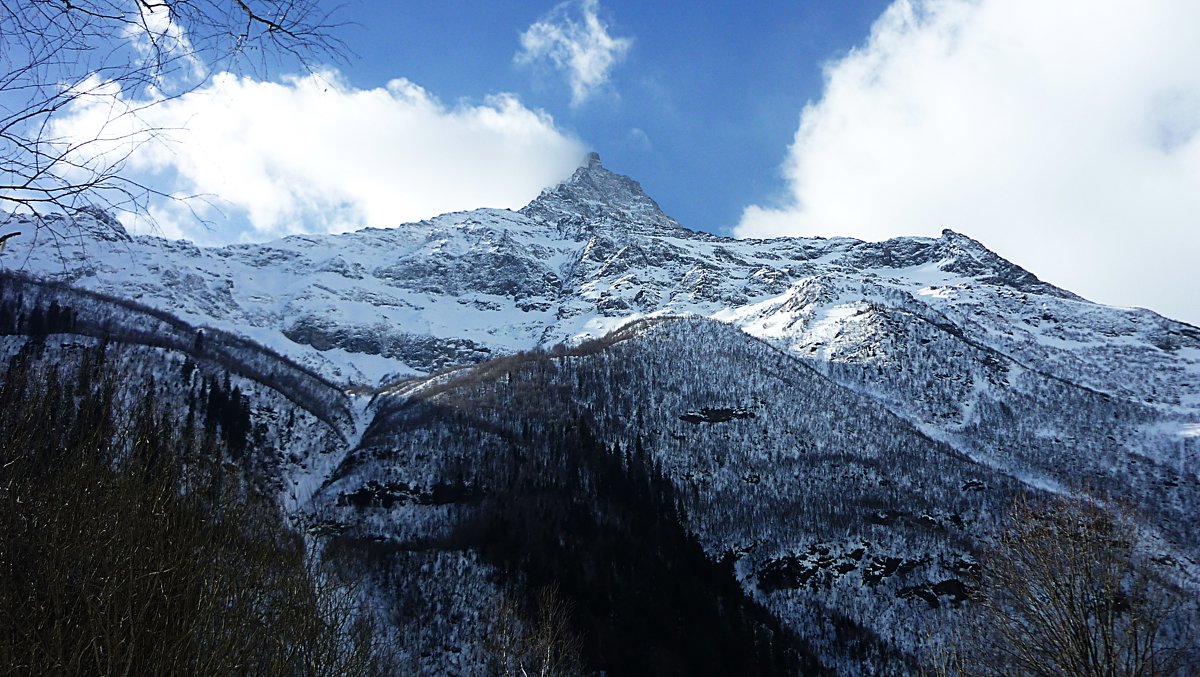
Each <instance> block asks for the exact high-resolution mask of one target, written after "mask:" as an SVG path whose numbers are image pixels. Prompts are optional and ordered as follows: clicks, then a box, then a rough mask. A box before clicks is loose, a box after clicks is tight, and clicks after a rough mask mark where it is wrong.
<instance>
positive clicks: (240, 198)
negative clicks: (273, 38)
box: [53, 71, 587, 242]
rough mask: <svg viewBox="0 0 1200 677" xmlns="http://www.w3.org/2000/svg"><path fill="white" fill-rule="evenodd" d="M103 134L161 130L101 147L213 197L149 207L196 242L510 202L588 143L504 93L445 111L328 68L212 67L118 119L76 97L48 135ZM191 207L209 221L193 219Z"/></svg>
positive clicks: (529, 195)
mask: <svg viewBox="0 0 1200 677" xmlns="http://www.w3.org/2000/svg"><path fill="white" fill-rule="evenodd" d="M123 103H125V104H128V105H131V106H137V105H139V104H142V103H145V102H123ZM115 112H120V109H119V108H118V109H117V110H116V111H115ZM101 129H103V130H105V131H104V135H105V136H107V137H109V138H123V137H129V136H130V135H132V137H133V138H136V139H138V140H140V141H144V137H138V136H137V134H136V133H137V132H142V131H144V130H146V129H158V130H163V131H162V133H161V137H162V139H161V140H154V141H149V142H143V143H140V144H139V145H136V146H132V147H131V146H130V145H128V144H121V143H113V144H111V147H110V148H108V149H107V150H109V152H110V153H112V154H114V155H117V154H122V153H128V154H129V159H128V162H127V167H126V168H127V170H128V172H127V173H128V174H129V175H130V176H132V177H133V178H135V179H139V180H142V181H143V182H144V183H146V184H148V185H154V186H156V187H159V188H160V189H161V190H164V191H165V192H168V193H172V194H180V195H187V194H204V195H209V196H213V198H212V204H211V205H207V204H205V203H204V202H196V201H193V202H190V203H188V204H186V205H185V204H179V203H174V202H170V201H163V202H161V203H156V204H155V205H154V207H153V209H152V213H153V214H154V215H155V216H156V220H157V221H158V223H159V226H160V228H161V231H162V232H163V233H164V234H166V235H170V236H185V237H189V238H192V239H195V240H197V241H200V242H215V241H232V240H239V239H240V240H261V239H264V238H266V237H273V236H278V235H284V234H289V233H298V232H324V231H335V232H336V231H343V230H350V229H356V228H361V227H364V226H376V227H389V226H394V225H398V224H400V223H403V222H406V221H412V220H417V219H421V218H427V217H431V216H435V215H437V214H441V213H445V212H449V211H456V210H464V209H472V208H476V207H484V206H487V207H509V208H515V207H520V206H522V205H524V204H525V203H526V202H528V201H529V200H531V199H533V198H534V197H536V196H537V194H538V192H539V191H540V190H541V189H542V188H544V187H546V186H548V185H552V184H554V183H555V182H557V181H560V180H562V179H563V178H565V177H566V176H568V175H570V173H571V172H572V171H573V170H574V168H575V167H577V166H578V165H579V164H580V162H581V161H582V159H583V157H584V154H585V153H586V150H587V149H586V147H585V146H584V145H583V144H582V142H580V141H579V140H578V139H576V138H574V137H573V136H570V135H568V134H566V133H564V132H562V131H560V130H559V129H558V128H557V127H556V126H555V124H554V121H553V120H552V119H551V118H550V116H549V115H547V114H545V113H543V112H541V111H536V110H531V109H529V108H526V107H525V106H523V105H522V104H521V102H520V101H518V100H517V98H516V97H514V96H512V95H509V94H499V95H495V96H492V97H490V98H488V99H487V100H486V101H484V102H483V103H482V104H475V105H471V104H460V105H457V106H454V107H447V106H445V105H443V104H442V103H440V102H439V101H438V100H437V99H436V98H434V97H433V96H431V95H430V94H429V93H428V92H426V91H425V90H424V89H422V88H420V87H418V86H417V85H415V84H413V83H412V82H409V81H407V80H393V81H391V82H389V83H388V85H387V87H386V88H377V89H356V88H354V87H352V86H350V85H349V84H347V83H346V82H344V81H343V80H342V78H341V77H340V76H339V75H338V74H337V73H336V72H332V71H328V72H324V73H317V74H313V75H308V76H305V77H293V78H289V79H286V80H285V81H283V82H282V83H271V82H261V81H257V80H254V79H251V78H247V77H238V76H234V75H231V74H228V73H219V74H217V75H214V76H213V77H212V78H211V80H210V81H209V82H208V83H206V84H205V85H204V86H203V87H201V88H199V89H196V90H194V91H191V92H188V93H186V94H183V95H182V96H179V97H177V98H173V99H165V100H161V101H159V102H157V103H156V104H154V105H151V106H146V107H143V108H141V110H140V111H139V112H138V113H137V114H136V115H125V116H118V117H117V118H116V119H115V120H114V109H113V107H112V100H111V99H106V98H104V97H99V98H94V99H85V100H84V101H82V102H81V103H80V105H77V106H76V107H75V108H73V109H71V110H69V111H67V112H66V114H65V115H63V116H60V117H59V118H58V119H57V120H56V121H55V129H54V130H53V131H54V134H55V135H56V136H63V137H66V138H71V139H90V138H94V137H96V136H97V135H98V131H99V130H101ZM92 150H95V148H94V147H93V148H92ZM190 209H196V210H198V211H199V212H200V213H201V215H202V216H205V217H208V218H210V219H212V220H213V222H214V224H213V227H212V228H211V229H205V228H204V227H201V226H199V225H196V221H195V218H194V217H193V216H192V215H191V214H190V213H189V210H190ZM225 216H229V217H230V218H228V219H226V218H225ZM138 228H139V229H143V230H144V228H145V226H144V225H139V226H138Z"/></svg>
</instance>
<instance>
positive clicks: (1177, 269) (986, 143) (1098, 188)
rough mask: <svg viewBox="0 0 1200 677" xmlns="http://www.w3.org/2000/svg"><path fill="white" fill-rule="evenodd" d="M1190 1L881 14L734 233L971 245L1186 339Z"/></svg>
mask: <svg viewBox="0 0 1200 677" xmlns="http://www.w3.org/2000/svg"><path fill="white" fill-rule="evenodd" d="M1198 25H1200V3H1195V2H1190V1H1189V0H1141V1H1140V2H1137V3H1125V2H1115V1H1111V0H1109V1H1103V2H1095V1H1092V0H1074V1H1065V2H1053V3H1046V2H1042V1H1040V0H897V1H896V2H895V3H894V4H893V5H892V6H891V7H889V8H888V10H887V11H886V12H885V13H884V14H883V15H882V16H881V17H880V18H879V20H878V21H877V22H876V24H875V25H874V27H873V28H872V31H871V35H870V38H869V39H868V40H867V42H866V44H865V45H863V46H862V47H860V48H858V49H855V50H853V51H851V52H850V53H849V54H848V55H847V56H845V57H844V58H842V59H839V60H837V61H835V62H833V63H831V64H829V65H828V66H827V68H826V74H825V75H826V84H825V90H824V93H823V96H822V97H821V99H820V100H818V101H815V102H812V103H810V104H809V105H808V106H806V107H805V109H804V110H803V111H802V113H801V116H800V125H799V129H798V131H797V132H796V136H795V139H794V141H793V143H792V146H791V148H790V150H789V152H788V155H787V160H786V163H785V166H784V173H785V177H786V180H787V184H788V191H787V194H786V195H784V196H782V198H781V199H780V200H779V201H778V203H776V204H773V205H766V206H762V205H755V206H751V207H748V208H747V209H746V210H745V211H744V213H743V215H742V219H741V222H740V223H739V224H738V226H737V227H736V229H735V233H736V234H737V235H739V236H743V237H767V236H775V235H822V236H833V235H848V236H853V237H859V238H863V239H869V240H878V239H884V238H887V237H892V236H898V235H921V234H924V235H936V234H937V233H938V232H939V231H940V230H941V229H942V228H944V227H951V228H954V229H955V230H959V231H960V232H964V233H966V234H968V235H971V236H973V237H975V238H977V239H979V240H981V241H983V242H984V244H986V245H988V246H990V247H992V248H993V249H995V250H996V251H998V252H999V253H1001V254H1002V255H1004V256H1006V257H1008V258H1010V259H1012V260H1014V261H1015V262H1017V263H1019V264H1021V265H1023V266H1025V267H1026V268H1029V269H1030V270H1032V271H1033V272H1034V273H1036V274H1038V275H1039V276H1040V277H1042V278H1043V279H1047V280H1049V281H1050V282H1054V283H1056V284H1059V285H1061V286H1065V287H1067V288H1070V289H1072V290H1074V291H1077V292H1079V293H1081V294H1083V295H1085V296H1089V297H1091V298H1094V299H1095V300H1098V301H1102V302H1106V303H1115V304H1119V305H1139V306H1148V307H1151V308H1154V309H1156V310H1159V311H1160V312H1165V313H1166V314H1168V315H1172V316H1175V317H1178V318H1180V319H1184V320H1187V321H1190V322H1192V323H1198V324H1200V303H1197V301H1196V300H1195V297H1194V292H1195V287H1196V273H1195V270H1196V262H1195V259H1196V255H1197V253H1198V252H1200V69H1197V68H1196V64H1198V63H1200V40H1196V33H1195V27H1196V26H1198Z"/></svg>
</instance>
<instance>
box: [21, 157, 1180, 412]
mask: <svg viewBox="0 0 1200 677" xmlns="http://www.w3.org/2000/svg"><path fill="white" fill-rule="evenodd" d="M77 223H78V225H79V226H81V229H80V230H81V231H82V233H77V232H76V231H75V230H73V229H72V228H71V227H69V226H66V227H63V228H60V229H58V230H59V232H60V233H62V234H63V235H60V236H59V237H56V238H53V239H51V238H49V237H47V234H46V233H44V232H43V233H41V234H40V238H41V239H40V241H38V240H35V233H34V229H33V228H32V226H31V225H30V224H22V223H21V219H20V217H16V219H15V220H14V221H12V222H11V225H12V227H14V228H15V229H17V230H21V231H23V234H22V235H21V236H20V237H18V238H14V239H13V240H12V241H10V242H9V246H8V249H7V250H6V251H4V252H3V254H0V265H3V266H4V267H6V268H10V269H18V270H23V271H26V272H29V273H32V274H35V275H39V276H46V277H50V278H54V279H60V280H65V281H69V282H70V283H71V284H73V285H76V286H80V287H83V288H86V289H92V290H95V291H100V292H105V293H108V294H112V295H115V296H120V297H124V298H129V299H133V300H137V301H139V302H141V303H145V304H148V305H151V306H155V307H159V308H163V309H166V310H170V311H171V312H173V313H176V314H178V315H180V316H181V317H182V318H184V319H187V320H189V321H192V322H195V323H198V324H209V325H214V326H217V327H220V328H223V329H227V330H230V331H234V332H237V333H241V334H244V335H246V336H247V337H249V338H252V339H254V340H256V341H259V342H262V343H264V344H265V345H268V346H270V347H272V348H274V349H276V350H278V351H280V352H282V353H283V354H285V355H288V356H290V357H293V358H294V359H297V360H298V361H300V362H302V363H304V364H307V365H308V366H310V367H313V368H315V369H318V370H319V371H321V372H322V373H324V374H325V375H326V376H328V377H329V378H331V379H334V380H339V381H343V382H347V383H365V384H369V385H374V384H377V383H379V382H380V381H381V380H384V379H386V378H389V377H394V376H403V375H410V374H417V373H427V372H430V371H433V370H436V369H440V368H443V367H446V366H454V365H461V364H469V363H472V362H477V361H479V360H482V359H486V358H488V357H491V356H495V355H498V354H507V353H512V352H514V351H517V350H521V349H527V348H531V347H534V346H537V345H548V344H553V343H556V342H559V341H578V340H581V339H584V338H589V337H597V336H601V335H603V334H604V333H606V332H608V331H610V330H612V329H614V328H616V327H618V326H620V325H621V324H623V323H625V322H627V321H629V320H631V319H636V318H639V317H647V316H658V315H700V316H708V317H715V318H717V319H720V320H723V321H727V322H733V323H734V324H737V325H738V326H741V327H742V328H743V329H745V330H746V331H747V332H748V333H750V334H752V335H754V336H758V337H761V338H765V339H767V340H769V341H771V342H773V343H775V344H777V345H779V346H781V347H786V348H787V349H789V350H791V351H794V352H796V353H797V354H799V355H801V356H807V357H814V358H819V359H826V360H842V361H861V360H868V359H872V355H871V350H872V346H878V345H879V342H880V341H886V340H887V338H888V331H887V328H886V326H885V325H886V323H885V322H884V318H885V317H886V318H893V319H899V320H900V321H907V319H917V320H920V321H922V322H929V323H932V324H934V325H937V326H945V327H953V328H955V331H957V332H959V333H961V335H962V336H961V338H962V340H964V341H969V342H971V343H974V344H978V345H981V346H986V347H988V348H990V349H993V350H995V351H998V352H999V353H1001V354H1004V355H1008V356H1010V357H1012V358H1013V359H1014V360H1016V361H1017V362H1019V363H1021V364H1023V365H1025V366H1027V367H1029V368H1032V369H1036V370H1039V371H1045V372H1049V373H1054V374H1057V375H1059V376H1061V377H1063V378H1066V379H1068V380H1071V381H1073V382H1076V383H1079V384H1081V385H1085V386H1087V387H1090V388H1094V389H1097V390H1100V391H1102V392H1107V393H1110V394H1113V395H1117V396H1120V397H1127V398H1131V399H1136V400H1139V401H1146V402H1151V403H1153V404H1155V405H1157V406H1161V407H1167V408H1173V409H1174V410H1175V411H1176V412H1178V413H1181V414H1184V413H1195V412H1196V411H1197V410H1198V409H1200V394H1197V393H1198V392H1200V387H1198V385H1200V376H1198V375H1197V374H1200V329H1197V328H1195V327H1191V326H1188V325H1186V324H1183V323H1179V322H1173V321H1170V320H1168V319H1165V318H1162V317H1160V316H1158V315H1155V314H1154V313H1151V312H1149V311H1145V310H1137V309H1132V310H1131V309H1118V308H1111V307H1105V306H1099V305H1096V304H1092V303H1089V302H1087V301H1085V300H1083V299H1080V298H1079V297H1077V296H1075V295H1073V294H1071V293H1069V292H1067V291H1064V290H1061V289H1058V288H1056V287H1053V286H1052V285H1049V284H1046V283H1044V282H1041V281H1039V280H1038V279H1037V278H1036V277H1035V276H1034V275H1032V274H1031V273H1029V272H1027V271H1024V270H1022V269H1021V268H1019V267H1017V266H1015V265H1013V264H1012V263H1009V262H1007V261H1005V260H1003V259H1001V258H1000V257H998V256H996V255H995V254H993V253H992V252H990V251H988V250H987V249H986V248H985V247H984V246H982V245H981V244H979V243H978V242H975V241H974V240H971V239H970V238H968V237H966V236H963V235H960V234H958V233H954V232H952V231H949V230H947V231H944V232H943V235H942V237H940V238H938V239H928V238H898V239H894V240H889V241H886V242H879V243H867V242H860V241H857V240H851V239H845V238H837V239H830V240H826V239H820V238H794V239H793V238H788V239H776V240H765V241H764V240H732V239H726V238H720V237H715V236H712V235H708V234H704V233H697V232H694V231H690V230H687V229H686V228H684V227H682V226H680V225H679V224H678V223H676V222H675V221H674V220H672V219H671V218H670V217H668V216H666V215H665V214H663V213H662V211H661V210H659V208H658V205H657V204H656V203H655V202H654V201H653V200H652V199H650V198H649V197H648V196H646V194H645V193H644V192H643V191H642V190H641V187H640V186H639V185H638V184H637V183H636V182H635V181H633V180H631V179H629V178H626V177H623V176H618V175H616V174H614V173H612V172H610V171H608V170H607V169H605V168H604V167H603V166H602V165H601V164H600V161H599V158H598V157H596V156H594V155H593V156H592V157H591V158H590V159H589V162H588V164H587V165H586V166H584V167H582V168H580V169H579V170H578V171H577V172H576V173H575V175H574V176H573V177H572V178H571V179H570V180H568V181H567V182H565V183H563V184H561V185H559V186H557V187H554V188H552V189H548V190H546V191H545V192H543V194H542V195H541V196H540V197H539V198H537V199H536V200H534V201H533V202H532V203H531V204H529V205H528V206H526V207H525V208H523V209H522V210H520V211H519V212H515V213H514V212H510V211H505V210H494V209H482V210H476V211H472V212H463V213H456V214H447V215H444V216H441V217H437V218H435V219H431V220H428V221H422V222H420V223H410V224H404V225H402V226H399V227H397V228H394V229H387V230H378V229H366V230H362V231H359V232H356V233H349V234H343V235H322V236H293V237H288V238H284V239H282V240H278V241H274V242H269V243H265V244H248V245H231V246H227V247H219V248H199V247H196V246H193V245H191V244H190V243H188V242H181V241H168V240H163V239H160V238H154V237H144V236H142V237H132V238H131V237H129V236H127V235H125V233H124V231H123V230H122V229H121V227H120V226H119V225H118V224H117V223H116V222H115V221H112V220H111V219H107V218H105V217H104V215H102V214H81V215H80V216H79V217H78V222H77ZM1117 367H1120V368H1119V369H1118V368H1117ZM1197 422H1200V421H1192V423H1197Z"/></svg>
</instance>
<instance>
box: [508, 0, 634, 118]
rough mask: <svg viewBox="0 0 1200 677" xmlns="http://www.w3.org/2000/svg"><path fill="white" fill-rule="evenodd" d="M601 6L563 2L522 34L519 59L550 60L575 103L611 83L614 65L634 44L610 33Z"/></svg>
mask: <svg viewBox="0 0 1200 677" xmlns="http://www.w3.org/2000/svg"><path fill="white" fill-rule="evenodd" d="M599 6H600V2H599V0H571V1H568V2H564V3H562V4H559V5H557V6H555V7H554V9H552V10H550V12H549V13H547V14H546V15H545V16H543V17H542V18H541V19H539V20H538V21H536V22H534V24H533V25H532V26H530V27H529V28H527V29H526V30H525V32H524V33H522V34H521V51H519V52H517V55H516V57H515V60H516V62H517V63H518V64H533V63H539V62H549V63H550V64H551V65H552V66H553V67H554V68H555V69H557V70H558V71H560V72H561V73H562V74H563V75H564V76H565V77H566V78H567V82H568V83H569V84H570V86H571V105H572V106H578V105H580V104H582V103H583V102H584V101H587V99H588V98H589V97H591V96H592V94H593V93H594V92H595V91H596V90H597V89H599V88H600V87H602V86H603V85H604V84H605V83H606V82H608V79H609V74H610V73H611V71H612V69H613V67H614V66H616V65H617V64H618V63H620V62H621V60H622V59H624V58H625V55H626V53H628V52H629V48H630V47H632V46H633V40H632V39H630V38H614V37H613V36H611V35H609V32H608V26H607V25H605V23H604V22H603V21H602V20H601V19H600V17H599V15H598V14H597V12H598V10H599ZM576 13H578V16H575V14H576Z"/></svg>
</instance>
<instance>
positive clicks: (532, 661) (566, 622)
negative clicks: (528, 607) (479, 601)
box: [484, 584, 583, 677]
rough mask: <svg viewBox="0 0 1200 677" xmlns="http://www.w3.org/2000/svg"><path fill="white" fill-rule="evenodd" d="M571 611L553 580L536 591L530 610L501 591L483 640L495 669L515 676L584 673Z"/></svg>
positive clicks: (555, 676)
mask: <svg viewBox="0 0 1200 677" xmlns="http://www.w3.org/2000/svg"><path fill="white" fill-rule="evenodd" d="M571 612H572V607H571V604H570V602H568V601H566V600H564V599H563V598H562V596H561V594H560V593H559V591H558V587H557V586H555V585H553V584H551V585H548V586H546V587H544V588H542V589H541V590H539V591H538V593H537V595H536V598H535V600H534V607H533V609H532V612H531V613H523V612H522V609H521V605H520V603H519V602H518V601H517V600H516V598H515V597H514V596H513V595H512V594H510V593H506V594H504V595H502V596H501V597H500V599H499V601H498V602H497V604H496V607H495V609H494V610H493V615H492V619H491V624H490V627H489V630H488V633H489V634H488V636H487V637H486V638H485V641H484V645H485V646H486V647H487V650H488V653H489V655H490V657H491V660H492V668H493V670H494V672H495V673H497V674H501V675H506V676H507V675H513V676H516V677H570V676H572V675H581V674H583V671H582V665H581V662H580V657H579V636H578V635H577V634H575V632H574V630H573V629H572V628H571Z"/></svg>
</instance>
